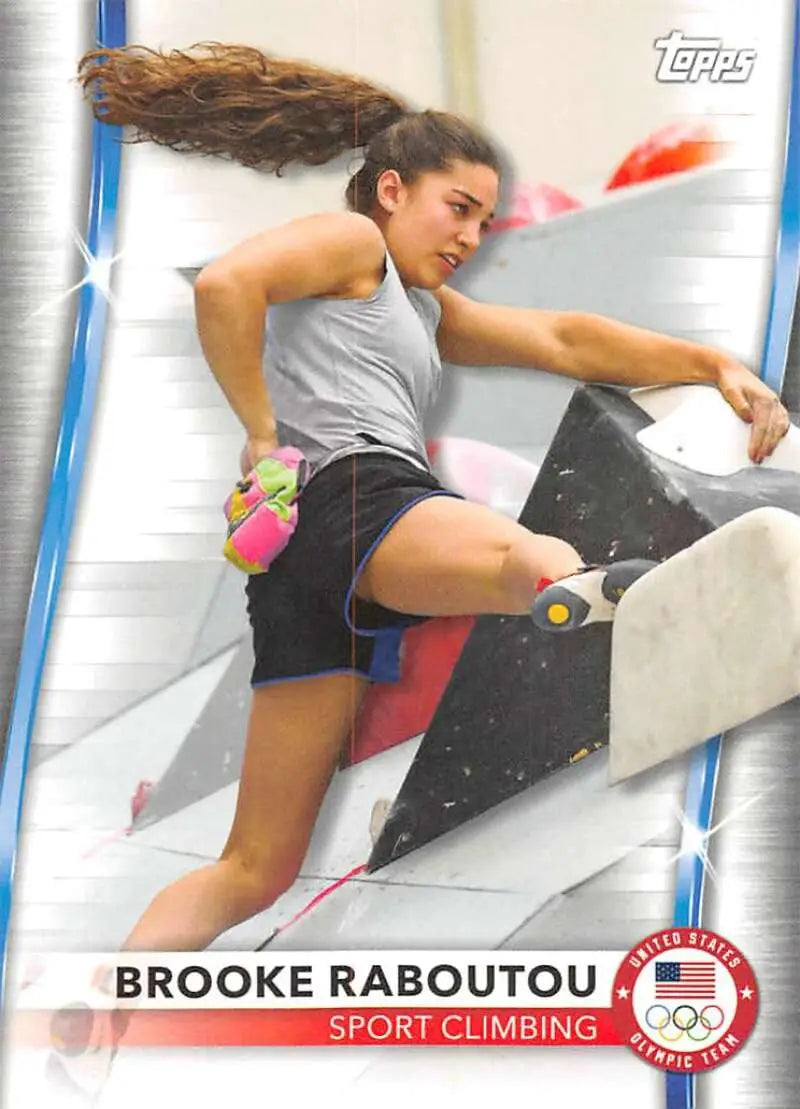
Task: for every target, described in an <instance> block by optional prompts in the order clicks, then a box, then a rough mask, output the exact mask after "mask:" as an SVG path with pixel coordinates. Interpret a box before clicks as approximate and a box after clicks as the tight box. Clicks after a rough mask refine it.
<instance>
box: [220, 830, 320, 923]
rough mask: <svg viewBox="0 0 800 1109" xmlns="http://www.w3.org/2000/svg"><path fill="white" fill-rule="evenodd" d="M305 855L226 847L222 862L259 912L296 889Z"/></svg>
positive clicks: (294, 851)
mask: <svg viewBox="0 0 800 1109" xmlns="http://www.w3.org/2000/svg"><path fill="white" fill-rule="evenodd" d="M304 855H305V852H300V851H297V850H288V851H287V850H284V851H264V850H263V849H252V848H250V849H248V848H247V847H243V846H240V845H236V844H227V845H226V846H225V848H224V850H223V851H222V854H221V855H220V862H221V863H224V864H226V865H227V866H229V867H230V868H231V870H232V872H233V873H234V874H235V879H236V885H237V887H238V888H239V889H240V890H241V891H242V893H243V894H244V895H245V896H246V898H247V900H248V901H249V902H250V903H251V904H252V905H253V909H254V911H255V912H260V911H261V910H262V909H266V908H269V906H270V905H271V904H272V903H273V902H274V901H276V900H277V899H278V898H279V897H280V896H281V895H282V894H284V893H286V891H287V890H288V889H290V888H291V887H292V886H293V885H294V883H295V881H296V879H297V877H298V875H299V873H300V867H301V865H302V862H303V858H304Z"/></svg>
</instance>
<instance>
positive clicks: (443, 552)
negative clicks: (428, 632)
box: [356, 497, 583, 616]
mask: <svg viewBox="0 0 800 1109" xmlns="http://www.w3.org/2000/svg"><path fill="white" fill-rule="evenodd" d="M582 564H583V563H582V559H581V556H580V555H579V554H578V552H577V551H576V550H575V549H574V548H573V547H571V546H570V545H569V543H565V542H564V541H563V540H562V539H556V538H555V537H554V536H551V535H536V534H534V533H533V532H530V531H528V529H527V528H524V527H522V525H521V524H517V523H515V522H514V521H513V520H509V519H507V518H506V517H505V516H500V515H499V514H498V513H496V512H493V511H492V510H491V509H489V508H486V507H484V506H483V505H477V504H471V503H469V502H468V501H460V500H456V499H455V498H453V497H430V498H428V499H427V500H424V501H421V502H420V503H419V504H416V505H414V506H413V508H410V509H409V510H408V512H406V513H405V515H404V516H402V517H401V518H400V519H399V520H398V521H397V523H396V524H395V525H394V526H393V527H392V528H391V530H390V531H389V532H388V534H387V535H386V536H385V537H384V539H383V540H382V541H381V543H380V544H379V546H378V547H377V548H376V550H375V551H374V552H373V553H372V555H371V557H370V559H369V561H368V562H367V564H366V566H365V567H364V569H363V571H362V573H361V575H360V577H359V579H358V582H357V585H356V592H357V593H358V596H359V597H362V598H363V599H364V600H367V601H377V602H378V603H380V604H382V605H385V606H386V607H387V608H393V609H394V610H395V611H397V612H406V613H414V614H417V615H423V616H462V615H473V614H480V613H498V614H511V615H515V614H520V615H521V614H523V613H527V612H528V611H529V610H530V607H531V604H532V603H533V600H534V597H535V596H536V587H537V583H538V582H539V580H540V579H541V578H549V579H551V580H556V579H558V578H563V577H566V576H567V575H568V574H572V573H575V571H576V570H578V569H580V567H581V566H582Z"/></svg>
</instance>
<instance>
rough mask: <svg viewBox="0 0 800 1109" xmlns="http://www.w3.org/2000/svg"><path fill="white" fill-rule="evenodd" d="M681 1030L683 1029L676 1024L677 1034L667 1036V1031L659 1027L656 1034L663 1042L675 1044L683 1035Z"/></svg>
mask: <svg viewBox="0 0 800 1109" xmlns="http://www.w3.org/2000/svg"><path fill="white" fill-rule="evenodd" d="M683 1031H684V1030H683V1029H682V1028H681V1027H680V1026H678V1035H677V1036H668V1035H667V1033H666V1032H665V1031H664V1029H663V1028H661V1029H659V1033H658V1034H659V1036H660V1037H661V1039H662V1040H663V1041H664V1043H667V1044H675V1043H677V1042H678V1040H679V1039H680V1038H681V1037H682V1036H683Z"/></svg>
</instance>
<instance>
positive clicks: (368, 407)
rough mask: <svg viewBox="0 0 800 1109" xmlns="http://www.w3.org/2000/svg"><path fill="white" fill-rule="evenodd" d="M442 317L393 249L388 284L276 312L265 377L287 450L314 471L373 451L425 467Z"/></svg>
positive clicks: (274, 308) (271, 316) (270, 322)
mask: <svg viewBox="0 0 800 1109" xmlns="http://www.w3.org/2000/svg"><path fill="white" fill-rule="evenodd" d="M440 314H441V309H440V307H439V303H438V301H437V300H436V298H435V297H434V296H433V294H432V293H430V292H428V291H426V290H423V289H405V288H404V287H403V285H402V283H401V281H400V276H399V274H398V272H397V270H396V268H395V265H394V262H393V261H392V259H391V257H390V255H389V253H388V251H387V253H386V273H385V275H384V278H383V281H382V282H381V283H380V285H379V286H378V288H377V289H376V290H375V292H374V293H373V294H372V295H371V296H369V297H366V298H365V299H362V300H334V299H321V298H309V299H305V300H295V301H290V302H288V303H286V304H275V305H271V306H270V308H269V310H268V312H267V342H266V350H265V372H266V380H267V388H268V389H269V394H270V398H271V400H272V404H273V408H274V410H275V416H276V419H277V423H278V437H279V439H280V441H281V443H291V444H292V445H294V446H296V447H299V448H300V450H302V451H303V453H304V454H305V455H306V457H307V458H308V460H309V461H310V462H311V463H312V464H313V465H315V466H319V465H324V464H325V463H327V462H330V461H331V457H332V456H334V455H335V456H336V457H338V456H339V455H340V454H346V453H349V452H350V451H360V450H370V449H373V450H374V449H379V448H378V447H376V446H375V444H383V445H385V446H386V447H388V448H394V449H395V450H399V451H402V452H404V453H406V454H410V455H413V456H415V457H416V458H418V459H422V460H423V461H424V460H426V459H427V453H426V450H425V439H424V433H423V426H422V425H423V420H424V417H425V415H426V413H427V412H428V410H429V408H430V406H431V405H432V403H433V402H434V400H435V399H436V396H437V395H438V392H439V388H440V385H441V377H442V366H441V362H440V360H439V352H438V349H437V346H436V329H437V327H438V325H439V317H440Z"/></svg>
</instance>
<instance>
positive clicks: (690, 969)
mask: <svg viewBox="0 0 800 1109" xmlns="http://www.w3.org/2000/svg"><path fill="white" fill-rule="evenodd" d="M655 966H656V1000H658V999H661V1000H667V999H668V998H671V997H672V998H680V999H681V1000H683V999H689V1000H692V999H694V998H697V999H698V1000H700V1001H705V1000H711V999H713V997H714V990H715V987H716V977H715V976H716V969H717V964H716V963H715V962H714V960H713V959H697V960H694V961H693V962H688V963H656V965H655Z"/></svg>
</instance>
